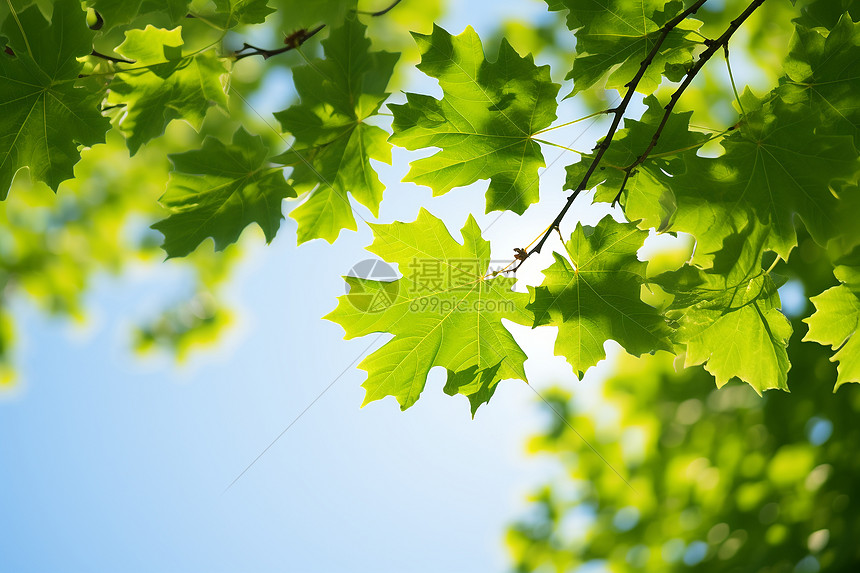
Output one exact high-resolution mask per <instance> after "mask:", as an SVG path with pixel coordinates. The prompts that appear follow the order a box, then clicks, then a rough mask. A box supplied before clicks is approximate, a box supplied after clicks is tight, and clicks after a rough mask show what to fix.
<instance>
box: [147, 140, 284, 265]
mask: <svg viewBox="0 0 860 573" xmlns="http://www.w3.org/2000/svg"><path fill="white" fill-rule="evenodd" d="M267 156H268V149H267V148H266V146H265V145H263V139H262V138H261V137H260V136H252V135H250V134H249V133H248V132H247V131H245V129H244V128H241V127H240V128H239V129H238V130H237V131H236V133H235V134H234V135H233V142H232V144H230V145H225V144H224V143H222V142H221V141H220V140H218V139H216V138H214V137H211V136H210V137H207V138H206V139H205V140H204V141H203V147H202V148H201V149H199V150H195V151H188V152H186V153H180V154H176V155H171V156H170V160H171V161H172V162H173V166H174V170H173V171H172V172H171V174H170V180H169V181H168V184H167V192H166V193H165V194H164V195H163V196H162V197H161V199H159V201H160V202H161V203H162V204H163V205H164V206H165V207H167V208H169V209H170V210H171V211H172V212H173V213H172V214H171V215H170V216H169V217H168V218H167V219H164V220H162V221H159V222H158V223H156V224H154V225H153V226H152V228H153V229H156V230H158V231H161V232H162V233H163V234H164V244H163V245H162V248H163V249H164V250H165V251H166V252H167V256H168V257H181V256H185V255H187V254H188V253H190V252H191V251H193V250H194V249H195V248H197V246H198V245H199V244H200V243H201V242H203V241H204V240H205V239H206V238H207V237H212V238H213V239H214V240H215V248H216V250H221V249H223V248H224V247H226V246H227V245H229V244H230V243H234V242H236V240H237V239H238V238H239V235H240V234H241V232H242V230H243V229H244V228H245V227H246V226H248V225H249V224H250V223H252V222H256V223H257V224H258V225H260V228H262V229H263V232H264V233H265V235H266V242H271V241H272V239H274V238H275V234H276V233H277V231H278V227H279V226H280V224H281V219H283V218H284V216H283V214H282V212H281V201H282V200H283V199H285V198H286V197H295V196H296V193H295V191H293V189H292V188H291V187H290V186H289V185H288V184H287V182H286V181H285V180H284V175H283V171H282V169H281V168H279V167H276V168H271V167H268V165H267V161H266V158H267Z"/></svg>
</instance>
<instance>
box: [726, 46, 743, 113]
mask: <svg viewBox="0 0 860 573" xmlns="http://www.w3.org/2000/svg"><path fill="white" fill-rule="evenodd" d="M723 49H724V50H725V54H726V68H727V69H728V70H729V80H730V81H731V82H732V91H733V92H735V100H737V102H738V107H739V108H740V109H741V117H746V115H747V112H746V110H745V109H744V104H743V102H741V96H740V95H739V94H738V87H737V85H735V76H734V74H732V63H731V61H729V45H728V43H726V44H724V45H723Z"/></svg>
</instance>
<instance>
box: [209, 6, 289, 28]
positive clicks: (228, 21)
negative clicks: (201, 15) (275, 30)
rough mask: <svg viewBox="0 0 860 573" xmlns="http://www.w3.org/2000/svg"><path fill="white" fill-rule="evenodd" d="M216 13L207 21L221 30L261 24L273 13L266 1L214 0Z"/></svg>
mask: <svg viewBox="0 0 860 573" xmlns="http://www.w3.org/2000/svg"><path fill="white" fill-rule="evenodd" d="M214 1H215V8H216V9H217V12H216V13H215V14H212V15H211V16H209V17H208V18H207V19H208V20H209V21H212V22H215V23H216V24H218V25H219V26H221V27H223V28H232V27H234V26H237V25H239V24H261V23H263V22H265V21H266V16H268V15H269V14H271V13H272V12H274V11H275V9H274V8H269V4H268V0H214Z"/></svg>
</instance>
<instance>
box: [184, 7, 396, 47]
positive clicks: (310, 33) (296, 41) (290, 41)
mask: <svg viewBox="0 0 860 573" xmlns="http://www.w3.org/2000/svg"><path fill="white" fill-rule="evenodd" d="M400 2H402V0H395V1H394V2H393V3H392V4H390V5H389V6H388V8H384V9H382V10H379V11H377V12H365V11H362V10H356V11H355V13H356V14H363V15H365V16H372V17H377V16H384V15H385V14H388V12H390V11H391V10H392V9H393V8H394V7H395V6H397V5H398V4H400ZM188 17H189V18H191V17H193V16H191V15H190V14H189V16H188ZM325 27H326V25H325V24H320V25H319V26H317V27H316V28H313V29H311V30H298V31H297V32H294V33H292V34H290V35H289V36H288V37H287V39H286V41H285V43H286V44H287V45H286V46H284V47H282V48H276V49H272V50H267V49H266V48H258V47H257V46H253V45H251V44H248V43H244V44H243V45H242V48H241V49H240V50H236V51H235V52H233V58H234V59H235V60H236V61H239V60H241V59H243V58H247V57H249V56H263V59H264V60H268V59H269V58H271V57H272V56H277V55H278V54H283V53H285V52H289V51H290V50H295V49H296V48H298V47H299V46H301V45H302V44H304V43H305V42H307V41H308V40H310V39H311V38H313V37H314V36H315V35H317V34H318V33H319V32H320V31H321V30H322V29H323V28H325Z"/></svg>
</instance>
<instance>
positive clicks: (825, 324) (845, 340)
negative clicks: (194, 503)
mask: <svg viewBox="0 0 860 573" xmlns="http://www.w3.org/2000/svg"><path fill="white" fill-rule="evenodd" d="M833 274H835V275H836V278H837V279H839V281H840V282H841V283H842V284H840V285H839V286H835V287H833V288H830V289H827V290H826V291H824V292H823V293H821V294H820V295H818V296H814V297H812V298H811V299H810V300H811V301H812V303H813V304H814V305H815V313H814V314H813V315H812V316H810V317H809V318H805V319H803V322H805V323H806V324H808V325H809V331H808V332H807V333H806V336H804V337H803V340H804V341H807V340H810V341H813V342H818V343H819V344H822V345H828V346H831V347H832V348H833V350H834V351H835V353H834V354H833V356H832V357H831V358H830V360H831V361H833V362H839V367H838V368H837V372H838V375H837V377H836V387H835V388H834V389H833V390H834V391H836V390H838V389H839V387H840V386H842V385H843V384H846V383H848V382H860V337H858V336H856V333H857V330H858V328H860V248H857V249H855V250H854V252H853V253H852V255H849V257H847V258H846V259H844V260H842V261H837V266H836V269H835V270H834V273H833Z"/></svg>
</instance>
